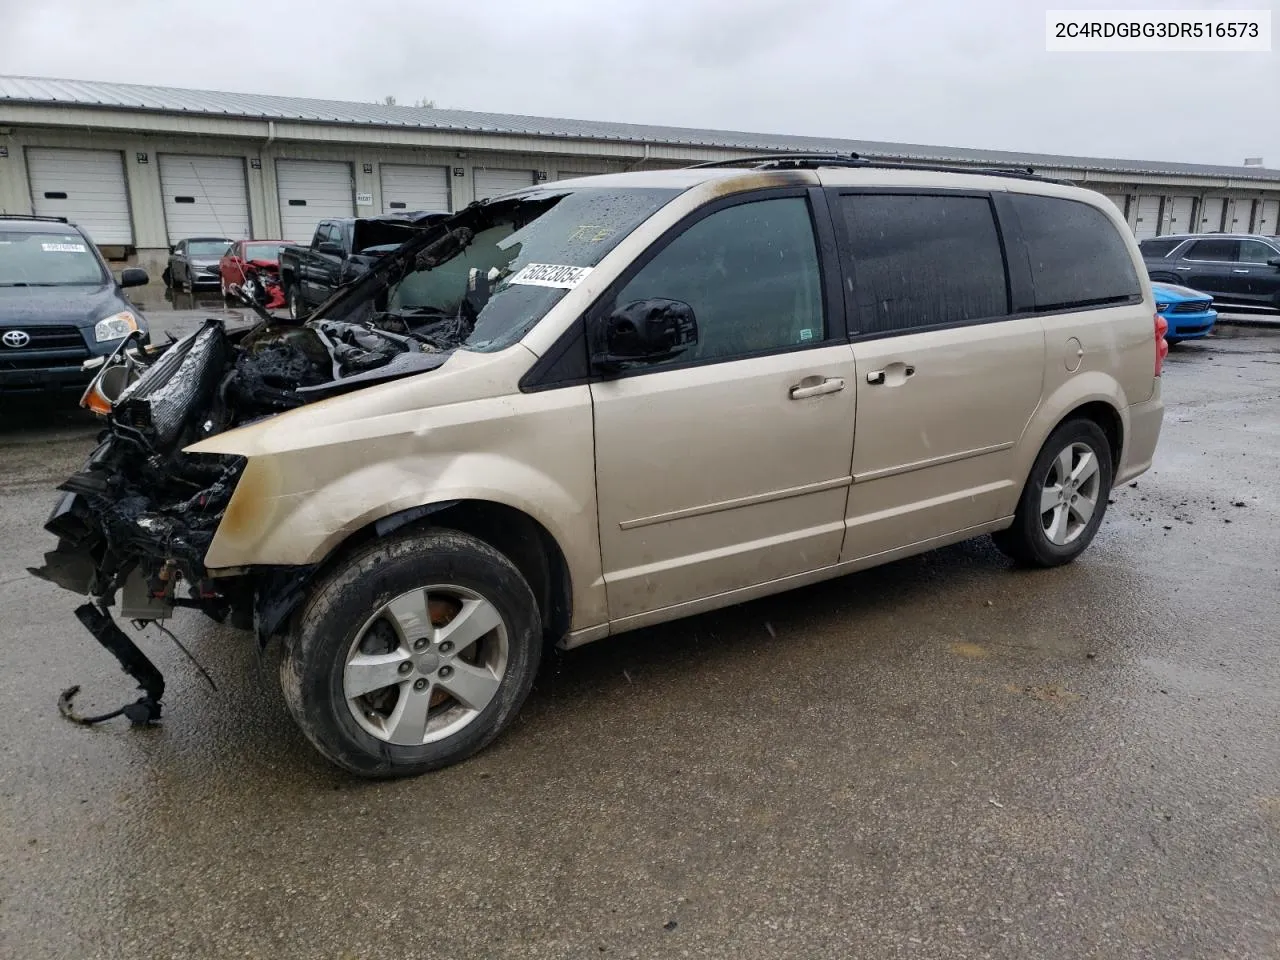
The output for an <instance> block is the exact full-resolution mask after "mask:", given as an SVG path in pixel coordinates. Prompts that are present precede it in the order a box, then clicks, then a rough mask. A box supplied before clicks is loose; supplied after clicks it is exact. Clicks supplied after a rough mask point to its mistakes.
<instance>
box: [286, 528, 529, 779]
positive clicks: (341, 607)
mask: <svg viewBox="0 0 1280 960" xmlns="http://www.w3.org/2000/svg"><path fill="white" fill-rule="evenodd" d="M541 654H542V622H541V618H540V616H539V614H538V607H537V603H536V602H535V601H534V597H533V592H532V591H531V590H530V589H529V585H528V584H527V583H526V582H525V580H524V578H523V577H522V576H521V575H520V571H519V570H518V569H516V567H515V565H514V564H513V563H512V562H511V561H510V560H509V559H507V557H506V556H504V555H503V554H501V553H499V552H498V551H497V550H495V549H494V548H493V547H491V546H489V545H488V544H487V543H484V542H483V541H481V540H478V539H476V538H475V537H472V536H469V535H467V534H464V533H459V532H457V531H453V530H444V529H435V530H429V531H426V532H422V533H416V534H411V535H408V536H403V537H399V538H395V539H388V540H379V541H377V542H376V543H374V544H372V545H370V546H369V547H367V548H365V549H363V550H361V551H359V552H358V553H356V554H354V555H353V556H351V557H350V558H349V559H347V560H345V561H343V562H342V563H340V564H339V565H338V566H337V567H336V568H335V569H334V570H333V571H332V572H330V573H329V574H328V575H327V576H326V577H325V578H324V579H322V580H321V581H320V582H319V583H317V584H316V586H315V587H314V589H313V591H312V593H311V596H310V598H309V599H308V601H307V603H306V605H305V606H304V608H303V611H302V613H301V615H300V616H299V618H298V620H297V622H296V624H295V626H294V628H293V629H292V630H291V631H290V632H289V634H288V636H287V637H286V640H285V645H284V658H283V660H282V662H281V664H280V685H281V689H282V690H283V691H284V697H285V701H286V702H287V704H288V706H289V712H290V713H291V714H292V715H293V718H294V720H295V721H297V723H298V726H299V727H300V728H301V729H302V732H303V734H304V735H305V736H306V737H307V739H308V740H310V741H311V743H312V745H313V746H315V748H316V749H317V750H319V751H320V753H321V754H323V755H324V756H325V757H326V758H327V759H329V760H330V761H332V762H333V763H335V764H337V765H338V766H339V767H342V768H343V769H344V770H347V771H348V772H350V773H354V774H356V775H358V776H362V777H383V778H386V777H406V776H413V775H416V774H420V773H425V772H426V771H428V770H435V769H437V768H439V767H444V766H448V765H449V764H452V763H457V762H458V761H460V760H463V759H465V758H466V757H469V756H471V754H473V753H475V752H476V751H477V750H480V749H481V748H483V747H485V746H487V745H488V744H489V743H490V742H491V741H492V740H493V739H494V738H495V737H497V736H498V735H499V734H500V733H501V732H502V731H503V729H505V728H506V727H507V726H508V725H509V724H510V722H511V721H512V719H513V718H514V717H515V714H516V711H517V710H519V708H520V705H521V704H522V703H523V702H524V700H525V698H526V697H527V696H528V694H529V690H530V688H531V687H532V685H533V678H534V675H535V674H536V672H537V669H538V662H539V659H540V658H541Z"/></svg>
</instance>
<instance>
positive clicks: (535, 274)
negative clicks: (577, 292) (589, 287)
mask: <svg viewBox="0 0 1280 960" xmlns="http://www.w3.org/2000/svg"><path fill="white" fill-rule="evenodd" d="M589 273H591V267H568V266H562V265H560V264H555V263H529V264H525V266H524V267H522V268H521V270H520V272H519V273H517V274H516V275H515V276H514V277H512V278H511V283H521V284H524V285H526V286H530V287H559V288H560V289H561V290H572V289H573V288H574V287H576V286H577V285H578V284H580V283H581V282H582V281H583V280H585V279H586V278H587V274H589Z"/></svg>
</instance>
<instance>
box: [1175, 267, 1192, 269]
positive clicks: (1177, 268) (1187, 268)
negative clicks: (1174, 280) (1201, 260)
mask: <svg viewBox="0 0 1280 960" xmlns="http://www.w3.org/2000/svg"><path fill="white" fill-rule="evenodd" d="M1173 269H1175V270H1190V269H1191V268H1190V267H1174V268H1173Z"/></svg>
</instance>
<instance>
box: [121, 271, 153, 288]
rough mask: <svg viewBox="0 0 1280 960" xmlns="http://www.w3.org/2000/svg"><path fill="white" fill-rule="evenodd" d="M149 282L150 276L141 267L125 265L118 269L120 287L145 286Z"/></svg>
mask: <svg viewBox="0 0 1280 960" xmlns="http://www.w3.org/2000/svg"><path fill="white" fill-rule="evenodd" d="M150 282H151V278H150V277H149V276H147V271H145V270H143V269H142V268H141V267H126V268H125V269H124V270H122V271H120V286H122V287H145V286H146V285H147V284H148V283H150Z"/></svg>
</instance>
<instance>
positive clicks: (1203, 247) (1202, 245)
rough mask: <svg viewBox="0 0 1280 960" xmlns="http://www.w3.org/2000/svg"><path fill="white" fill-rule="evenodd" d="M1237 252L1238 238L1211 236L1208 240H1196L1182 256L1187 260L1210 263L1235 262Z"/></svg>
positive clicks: (1238, 251)
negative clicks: (1229, 238)
mask: <svg viewBox="0 0 1280 960" xmlns="http://www.w3.org/2000/svg"><path fill="white" fill-rule="evenodd" d="M1239 253H1240V241H1239V240H1228V239H1227V238H1225V237H1211V238H1210V239H1208V240H1197V241H1196V242H1195V243H1193V244H1192V245H1191V249H1189V250H1188V251H1187V252H1186V253H1185V254H1183V256H1184V257H1186V259H1188V260H1205V261H1208V262H1210V263H1235V261H1236V257H1237V256H1238V255H1239Z"/></svg>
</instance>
